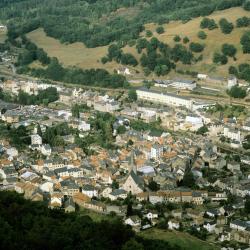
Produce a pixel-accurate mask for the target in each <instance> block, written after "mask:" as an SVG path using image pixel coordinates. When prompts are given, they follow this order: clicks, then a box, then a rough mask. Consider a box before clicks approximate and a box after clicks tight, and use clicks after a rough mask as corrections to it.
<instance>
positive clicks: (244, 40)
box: [240, 32, 250, 54]
mask: <svg viewBox="0 0 250 250" xmlns="http://www.w3.org/2000/svg"><path fill="white" fill-rule="evenodd" d="M240 43H241V45H242V50H243V53H244V54H247V53H250V32H246V33H245V34H243V35H242V37H241V39H240Z"/></svg>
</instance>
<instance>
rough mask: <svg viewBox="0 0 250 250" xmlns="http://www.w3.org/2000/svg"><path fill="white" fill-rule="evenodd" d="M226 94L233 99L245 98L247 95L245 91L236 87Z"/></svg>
mask: <svg viewBox="0 0 250 250" xmlns="http://www.w3.org/2000/svg"><path fill="white" fill-rule="evenodd" d="M227 94H228V95H229V96H231V97H234V98H245V97H246V95H247V93H246V90H245V89H242V88H241V87H239V86H237V85H236V86H233V87H232V88H231V89H230V90H228V91H227Z"/></svg>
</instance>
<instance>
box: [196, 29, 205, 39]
mask: <svg viewBox="0 0 250 250" xmlns="http://www.w3.org/2000/svg"><path fill="white" fill-rule="evenodd" d="M197 36H198V37H199V38H200V39H202V40H204V39H206V38H207V34H206V33H205V32H204V31H202V30H201V31H199V32H198V34H197Z"/></svg>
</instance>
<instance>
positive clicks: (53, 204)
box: [49, 192, 63, 208]
mask: <svg viewBox="0 0 250 250" xmlns="http://www.w3.org/2000/svg"><path fill="white" fill-rule="evenodd" d="M62 202H63V194H62V193H60V192H55V193H53V194H51V196H50V202H49V207H50V208H60V207H61V206H62Z"/></svg>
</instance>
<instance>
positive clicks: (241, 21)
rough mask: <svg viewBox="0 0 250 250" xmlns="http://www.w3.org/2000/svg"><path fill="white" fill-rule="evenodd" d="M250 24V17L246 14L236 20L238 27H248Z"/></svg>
mask: <svg viewBox="0 0 250 250" xmlns="http://www.w3.org/2000/svg"><path fill="white" fill-rule="evenodd" d="M249 24H250V18H248V17H246V16H243V17H241V18H238V19H237V20H236V26H237V27H238V28H241V27H248V26H249Z"/></svg>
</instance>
